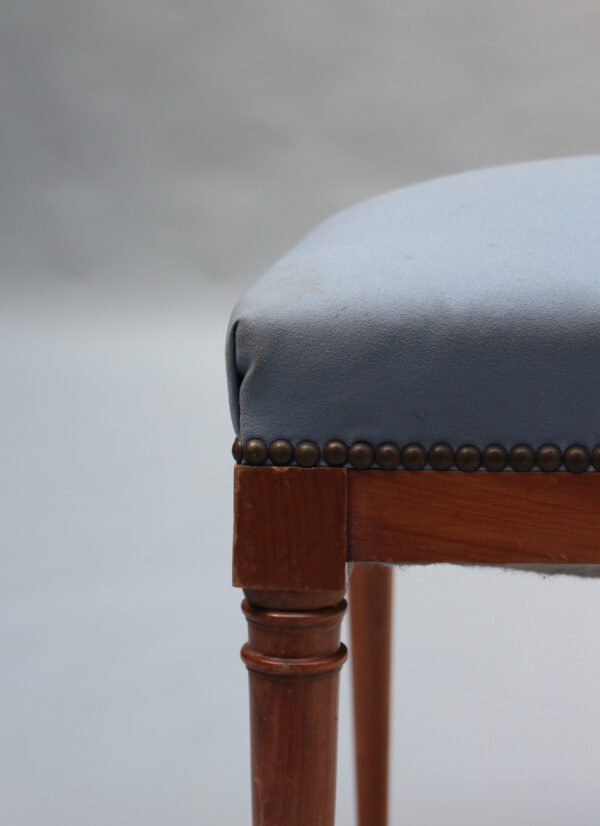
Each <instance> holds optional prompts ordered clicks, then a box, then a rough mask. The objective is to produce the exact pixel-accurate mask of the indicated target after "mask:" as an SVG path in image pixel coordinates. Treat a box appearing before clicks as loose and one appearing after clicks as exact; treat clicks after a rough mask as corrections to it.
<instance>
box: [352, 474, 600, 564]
mask: <svg viewBox="0 0 600 826" xmlns="http://www.w3.org/2000/svg"><path fill="white" fill-rule="evenodd" d="M599 517H600V473H596V472H594V473H582V474H574V473H566V472H556V473H542V472H529V473H516V472H510V471H507V472H502V473H490V472H487V471H482V472H475V473H462V472H461V471H448V472H443V471H433V470H431V471H428V470H423V471H418V472H410V471H401V472H394V473H385V472H383V471H357V472H349V473H348V558H349V559H351V560H357V561H358V560H362V561H368V560H371V561H377V562H396V563H402V564H407V563H411V562H414V563H418V562H459V563H480V564H481V563H488V564H492V563H494V564H508V563H544V564H552V563H560V564H565V563H600V530H598V518H599Z"/></svg>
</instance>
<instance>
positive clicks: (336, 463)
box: [323, 439, 348, 467]
mask: <svg viewBox="0 0 600 826" xmlns="http://www.w3.org/2000/svg"><path fill="white" fill-rule="evenodd" d="M323 459H324V460H325V462H326V463H327V464H328V465H329V466H330V467H343V466H344V465H345V464H346V462H347V461H348V448H347V447H346V444H345V443H344V442H340V441H339V439H332V440H331V441H330V442H327V443H326V445H325V447H324V448H323Z"/></svg>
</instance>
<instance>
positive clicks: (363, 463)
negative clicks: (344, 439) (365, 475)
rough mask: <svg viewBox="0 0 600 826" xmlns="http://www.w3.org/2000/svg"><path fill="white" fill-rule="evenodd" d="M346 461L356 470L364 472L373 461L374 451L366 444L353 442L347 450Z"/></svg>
mask: <svg viewBox="0 0 600 826" xmlns="http://www.w3.org/2000/svg"><path fill="white" fill-rule="evenodd" d="M348 461H349V462H350V464H351V465H352V467H354V468H356V470H366V469H367V468H370V467H371V465H372V464H373V462H374V461H375V451H374V450H373V448H372V447H371V445H370V444H369V443H368V442H354V444H353V445H351V446H350V447H349V448H348Z"/></svg>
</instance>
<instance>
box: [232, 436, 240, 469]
mask: <svg viewBox="0 0 600 826" xmlns="http://www.w3.org/2000/svg"><path fill="white" fill-rule="evenodd" d="M231 453H232V455H233V458H234V459H235V461H236V462H237V463H238V465H239V463H240V462H241V461H242V457H243V453H242V440H241V439H236V440H235V442H234V443H233V447H232V448H231Z"/></svg>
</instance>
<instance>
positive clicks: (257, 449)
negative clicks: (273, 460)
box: [243, 439, 269, 465]
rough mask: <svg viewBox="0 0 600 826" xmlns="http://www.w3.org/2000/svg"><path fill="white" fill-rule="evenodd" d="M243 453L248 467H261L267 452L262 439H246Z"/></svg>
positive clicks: (265, 459)
mask: <svg viewBox="0 0 600 826" xmlns="http://www.w3.org/2000/svg"><path fill="white" fill-rule="evenodd" d="M243 453H244V459H245V460H246V461H247V462H248V464H249V465H263V464H264V463H265V462H266V461H267V456H268V453H269V451H268V450H267V446H266V444H265V443H264V442H263V440H262V439H248V441H247V442H246V444H245V445H244V449H243Z"/></svg>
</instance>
